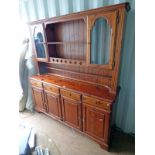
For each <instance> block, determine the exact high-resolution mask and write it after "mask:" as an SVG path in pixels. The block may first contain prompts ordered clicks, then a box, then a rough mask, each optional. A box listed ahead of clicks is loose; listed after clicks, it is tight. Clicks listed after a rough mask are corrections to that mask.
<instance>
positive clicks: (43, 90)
mask: <svg viewBox="0 0 155 155" xmlns="http://www.w3.org/2000/svg"><path fill="white" fill-rule="evenodd" d="M128 10H129V4H128V3H122V4H117V5H113V6H107V7H102V8H98V9H93V10H88V11H83V12H77V13H73V14H69V15H64V16H59V17H53V18H49V19H46V20H39V21H35V22H31V23H28V24H29V28H30V33H31V36H32V43H33V52H34V53H35V55H36V58H35V62H36V66H37V69H38V73H39V74H38V75H35V76H32V77H30V83H31V86H32V93H33V99H34V104H35V109H36V110H37V111H39V112H43V113H45V114H46V115H49V116H51V117H52V118H54V119H57V120H58V121H60V122H62V123H64V124H66V125H67V126H70V127H72V128H74V129H75V130H77V131H80V132H81V133H83V134H86V135H87V136H89V137H91V138H92V139H94V140H95V141H96V142H98V143H99V144H100V145H101V146H102V147H103V148H104V149H106V150H108V148H109V137H110V118H111V112H112V105H113V103H114V101H115V98H116V96H117V81H118V74H119V63H120V53H121V43H122V36H123V27H124V21H125V14H126V11H128Z"/></svg>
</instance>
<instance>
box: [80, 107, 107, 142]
mask: <svg viewBox="0 0 155 155" xmlns="http://www.w3.org/2000/svg"><path fill="white" fill-rule="evenodd" d="M83 130H84V132H85V133H87V134H89V135H90V136H92V137H94V138H97V139H100V140H103V139H104V138H105V137H104V134H105V114H104V113H103V112H101V111H99V110H96V109H95V108H94V107H91V106H89V105H84V106H83Z"/></svg>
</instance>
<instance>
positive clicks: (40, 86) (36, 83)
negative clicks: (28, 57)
mask: <svg viewBox="0 0 155 155" xmlns="http://www.w3.org/2000/svg"><path fill="white" fill-rule="evenodd" d="M30 83H31V85H32V86H34V87H39V88H42V82H39V81H35V80H30Z"/></svg>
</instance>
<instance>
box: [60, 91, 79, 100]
mask: <svg viewBox="0 0 155 155" xmlns="http://www.w3.org/2000/svg"><path fill="white" fill-rule="evenodd" d="M60 94H61V95H63V96H66V97H69V98H72V99H74V100H78V101H80V100H81V94H78V93H75V92H71V91H68V90H64V89H60Z"/></svg>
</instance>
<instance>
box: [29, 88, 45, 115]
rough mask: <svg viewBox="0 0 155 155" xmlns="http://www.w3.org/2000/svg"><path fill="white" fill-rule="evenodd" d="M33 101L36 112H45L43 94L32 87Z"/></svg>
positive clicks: (40, 90)
mask: <svg viewBox="0 0 155 155" xmlns="http://www.w3.org/2000/svg"><path fill="white" fill-rule="evenodd" d="M32 92H33V100H34V103H35V109H36V110H37V111H41V112H45V111H46V108H45V105H44V93H43V90H42V89H39V88H34V87H32Z"/></svg>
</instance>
